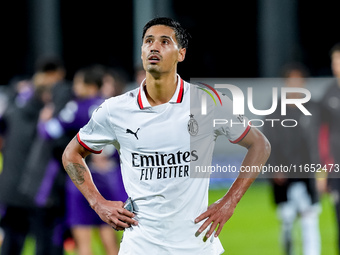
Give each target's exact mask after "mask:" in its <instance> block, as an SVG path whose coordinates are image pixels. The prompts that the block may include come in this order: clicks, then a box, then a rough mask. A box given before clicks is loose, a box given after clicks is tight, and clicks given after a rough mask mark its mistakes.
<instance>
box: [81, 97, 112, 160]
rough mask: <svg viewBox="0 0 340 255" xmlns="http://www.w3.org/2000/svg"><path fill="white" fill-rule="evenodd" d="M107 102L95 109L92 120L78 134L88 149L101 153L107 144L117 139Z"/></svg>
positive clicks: (82, 143)
mask: <svg viewBox="0 0 340 255" xmlns="http://www.w3.org/2000/svg"><path fill="white" fill-rule="evenodd" d="M110 120H111V118H110V115H109V111H108V109H107V102H104V103H103V104H101V105H100V106H99V107H98V108H97V109H96V110H94V112H93V114H92V117H91V119H90V121H89V122H88V123H87V124H86V125H85V126H84V127H82V128H81V129H80V130H79V132H78V134H77V140H78V142H79V143H80V144H81V145H82V146H83V147H84V148H86V149H87V150H89V151H91V152H93V153H96V154H99V153H101V152H102V150H103V148H104V147H105V145H107V144H113V143H114V142H115V141H116V135H115V133H114V129H113V126H112V125H113V124H111V123H110Z"/></svg>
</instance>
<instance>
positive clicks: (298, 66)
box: [282, 62, 309, 78]
mask: <svg viewBox="0 0 340 255" xmlns="http://www.w3.org/2000/svg"><path fill="white" fill-rule="evenodd" d="M292 71H298V72H300V74H301V76H302V77H303V78H307V77H308V76H309V71H308V68H307V67H306V66H305V65H304V64H302V63H300V62H291V63H288V64H286V65H284V66H283V68H282V75H283V77H284V78H288V77H289V75H290V74H291V72H292Z"/></svg>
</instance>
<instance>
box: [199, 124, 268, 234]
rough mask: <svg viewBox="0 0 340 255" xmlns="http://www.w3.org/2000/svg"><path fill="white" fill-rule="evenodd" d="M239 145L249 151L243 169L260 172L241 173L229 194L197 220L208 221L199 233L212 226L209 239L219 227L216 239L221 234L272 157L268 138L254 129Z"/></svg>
mask: <svg viewBox="0 0 340 255" xmlns="http://www.w3.org/2000/svg"><path fill="white" fill-rule="evenodd" d="M238 144H239V145H241V146H243V147H245V148H247V149H248V151H247V154H246V156H245V158H244V160H243V162H242V165H241V168H242V169H246V167H251V168H252V169H257V170H258V171H249V172H248V171H240V174H239V175H238V177H237V179H236V180H235V181H234V183H233V185H232V186H231V187H230V189H229V190H228V192H227V193H226V194H225V195H224V196H223V197H222V198H221V199H219V200H218V201H216V202H215V203H213V204H212V205H210V206H209V207H208V209H207V211H206V212H204V213H203V214H201V215H200V216H198V217H197V218H196V219H195V223H198V222H200V221H202V220H205V219H206V221H205V222H204V223H203V225H202V226H201V227H200V228H199V229H198V233H201V232H203V231H204V230H205V229H206V228H207V227H208V226H209V225H210V224H212V225H211V227H210V229H209V230H208V232H207V234H206V237H207V238H209V237H210V236H211V235H212V233H213V231H214V230H215V229H216V228H217V226H218V228H217V231H216V233H215V237H217V236H218V235H219V234H220V232H221V230H222V228H223V226H224V224H225V223H226V222H227V221H228V220H229V219H230V217H231V216H232V215H233V213H234V210H235V207H236V205H237V204H238V202H239V201H240V200H241V198H242V197H243V195H244V193H245V192H246V191H247V189H248V188H249V187H250V185H251V184H252V183H253V182H254V180H255V179H256V177H257V176H258V174H259V173H260V172H261V167H262V166H263V165H264V164H265V163H266V161H267V159H268V157H269V155H270V143H269V142H268V140H267V138H266V137H265V136H264V135H263V134H262V133H261V132H260V131H259V130H258V129H256V128H254V127H252V128H251V129H250V131H249V133H248V134H247V135H246V136H245V137H244V138H243V139H242V140H241V141H240V142H239V143H238Z"/></svg>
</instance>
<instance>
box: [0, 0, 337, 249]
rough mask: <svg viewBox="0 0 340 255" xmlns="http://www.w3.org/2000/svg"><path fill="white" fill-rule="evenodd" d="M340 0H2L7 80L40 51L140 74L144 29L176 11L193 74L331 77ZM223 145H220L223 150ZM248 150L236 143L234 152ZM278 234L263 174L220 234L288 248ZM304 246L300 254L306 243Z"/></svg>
mask: <svg viewBox="0 0 340 255" xmlns="http://www.w3.org/2000/svg"><path fill="white" fill-rule="evenodd" d="M339 8H340V2H339V1H334V0H333V1H332V0H324V1H308V0H285V1H281V0H246V1H223V2H222V1H214V0H211V1H191V0H188V1H180V0H124V1H105V0H97V1H84V0H83V1H80V0H73V1H67V0H26V1H1V2H0V10H1V13H2V14H1V15H0V28H1V29H0V33H1V40H0V58H1V61H0V70H1V71H0V85H2V86H6V85H7V84H9V83H10V82H11V81H12V80H13V79H16V78H18V77H20V78H21V77H30V76H31V75H32V73H33V71H34V62H35V60H36V59H37V58H38V57H40V56H42V55H59V56H61V57H62V59H63V60H64V63H65V67H66V70H67V78H68V79H69V80H71V79H72V78H73V75H74V73H75V72H76V71H77V70H78V69H79V68H81V67H84V66H87V65H89V64H94V63H99V64H103V65H106V66H111V67H114V68H120V69H122V70H124V71H125V72H126V73H127V74H128V76H129V77H130V80H131V81H132V80H133V77H134V70H135V68H136V67H138V65H139V64H140V46H141V30H142V27H143V26H144V24H145V23H146V22H147V21H148V20H149V19H151V18H153V17H156V16H169V17H172V18H175V19H177V20H178V21H179V22H181V23H182V25H183V26H184V27H186V28H187V29H188V31H189V33H190V34H191V36H192V40H191V41H190V43H189V49H188V54H187V57H186V60H185V61H184V62H183V63H181V64H180V65H179V74H180V75H181V76H182V77H183V78H184V79H186V80H189V79H190V78H192V77H229V78H235V77H236V78H266V77H278V76H280V74H281V73H280V72H281V68H282V66H283V65H284V64H286V63H290V62H301V63H303V64H304V65H306V66H307V67H308V69H309V70H310V75H311V77H316V78H327V77H330V76H331V75H332V74H331V69H330V59H329V50H330V48H331V47H332V46H333V45H334V44H335V43H337V42H339V41H340V34H339V33H338V32H336V31H338V30H337V29H338V10H339ZM319 84H320V86H326V85H327V82H325V81H322V82H320V83H319ZM325 88H326V87H324V88H323V87H318V85H317V84H313V85H312V86H311V89H312V90H313V91H315V93H314V94H313V96H312V99H314V100H318V99H319V98H320V97H321V95H322V93H323V92H324V89H325ZM222 142H225V141H222ZM229 147H230V146H229ZM230 151H233V149H230ZM219 152H221V149H220V147H219V146H218V148H217V150H216V156H217V158H218V156H219ZM242 153H243V151H242V150H241V151H238V150H237V151H236V154H235V155H233V157H234V158H235V157H236V158H237V157H240V155H242ZM0 162H1V158H0ZM231 181H232V180H230V179H222V180H220V179H213V180H212V186H211V191H210V199H211V201H215V200H216V199H218V198H220V197H221V196H222V195H223V194H224V193H225V192H226V191H227V188H228V186H229V185H230V183H231ZM321 201H322V203H321V204H322V213H321V215H320V228H321V237H322V254H324V255H336V254H337V251H336V240H337V232H336V227H335V226H336V224H335V216H334V208H333V205H332V202H331V199H330V197H329V196H328V195H324V196H323V197H322V200H321ZM299 233H300V228H299V225H296V227H295V232H294V236H295V237H296V238H295V239H296V241H297V243H299V244H301V238H300V235H299ZM279 234H280V226H279V222H278V220H277V218H276V211H275V207H274V204H273V200H272V192H271V188H270V186H269V185H268V183H267V182H266V181H265V180H258V181H257V182H256V183H255V184H254V185H253V186H252V187H251V189H250V190H249V191H248V192H247V194H246V196H245V197H244V198H243V200H242V201H241V203H240V204H239V206H238V208H237V209H236V214H235V215H234V216H233V217H232V219H231V220H230V221H229V222H228V223H227V225H226V226H225V228H224V230H223V233H222V234H221V240H222V243H223V245H224V247H225V249H226V254H230V255H231V254H235V255H246V254H247V255H248V254H261V255H264V254H268V255H269V254H271V255H272V254H277V255H280V254H283V252H282V249H281V247H280V239H279ZM98 238H99V237H98V233H94V238H93V248H94V250H95V251H96V253H95V254H103V248H102V247H100V245H98V242H97V241H96V240H98ZM25 247H26V248H25V251H24V254H25V255H29V254H33V250H34V242H33V241H32V240H31V239H28V240H27V242H26V246H25ZM296 251H297V253H296V254H302V250H301V245H300V246H299V245H298V246H297V247H296ZM66 254H74V253H72V251H69V252H66Z"/></svg>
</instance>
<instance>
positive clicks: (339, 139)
mask: <svg viewBox="0 0 340 255" xmlns="http://www.w3.org/2000/svg"><path fill="white" fill-rule="evenodd" d="M330 56H331V62H332V64H331V66H332V72H333V75H334V77H335V79H334V81H333V83H332V85H331V86H330V87H329V88H328V89H327V91H326V92H325V94H324V96H323V98H322V100H321V116H322V125H321V129H320V135H319V146H320V156H321V160H322V163H323V164H325V165H328V166H331V165H332V164H334V166H333V171H332V170H330V173H329V174H328V183H327V179H325V183H324V185H322V186H321V190H322V191H328V190H330V191H331V194H332V197H333V199H334V203H335V209H336V216H337V223H338V238H339V239H338V247H339V251H340V231H339V230H340V179H339V172H338V171H334V169H335V168H337V169H339V164H340V131H339V125H340V43H337V44H336V45H334V46H333V47H332V49H331V51H330ZM329 169H330V167H329Z"/></svg>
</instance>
